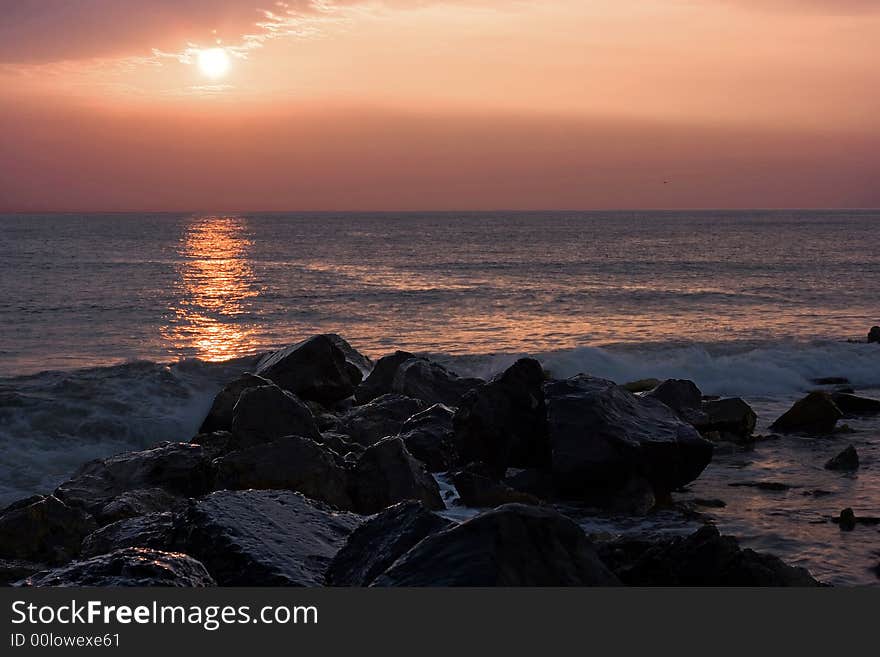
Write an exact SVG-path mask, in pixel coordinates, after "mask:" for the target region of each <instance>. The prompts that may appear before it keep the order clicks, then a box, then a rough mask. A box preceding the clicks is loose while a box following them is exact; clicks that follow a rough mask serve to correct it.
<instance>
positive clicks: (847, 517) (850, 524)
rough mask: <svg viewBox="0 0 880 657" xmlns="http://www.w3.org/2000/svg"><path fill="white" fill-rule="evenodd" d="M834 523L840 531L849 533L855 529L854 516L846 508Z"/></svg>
mask: <svg viewBox="0 0 880 657" xmlns="http://www.w3.org/2000/svg"><path fill="white" fill-rule="evenodd" d="M836 522H837V524H838V525H840V529H841V530H843V531H845V532H851V531H852V530H853V529H855V528H856V514H855V512H854V511H853V510H852V509H851V508H849V507H847V508H845V509H844V510H843V511H841V512H840V516H839V517H838V518H837V520H836Z"/></svg>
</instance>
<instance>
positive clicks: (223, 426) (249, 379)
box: [199, 372, 272, 433]
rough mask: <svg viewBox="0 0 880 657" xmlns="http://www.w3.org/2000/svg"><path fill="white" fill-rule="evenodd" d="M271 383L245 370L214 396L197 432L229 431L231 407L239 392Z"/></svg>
mask: <svg viewBox="0 0 880 657" xmlns="http://www.w3.org/2000/svg"><path fill="white" fill-rule="evenodd" d="M268 385H272V382H271V381H269V380H268V379H264V378H263V377H261V376H257V375H256V374H251V373H249V372H245V373H244V374H242V375H241V376H240V377H238V378H237V379H235V380H234V381H231V382H229V383H227V384H226V385H225V386H224V387H223V389H222V390H221V391H220V392H218V393H217V396H216V397H214V403H213V404H211V410H209V411H208V415H207V416H206V417H205V420H204V421H203V422H202V426H201V428H199V433H214V432H215V431H229V430H230V429H231V428H232V416H233V410H232V409H233V408H234V407H235V403H236V402H237V401H238V398H239V397H240V396H241V393H242V392H244V391H245V390H247V389H248V388H259V387H260V386H268Z"/></svg>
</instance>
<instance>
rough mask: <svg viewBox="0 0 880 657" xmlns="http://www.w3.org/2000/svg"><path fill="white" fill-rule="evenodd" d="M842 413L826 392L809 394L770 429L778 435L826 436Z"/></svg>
mask: <svg viewBox="0 0 880 657" xmlns="http://www.w3.org/2000/svg"><path fill="white" fill-rule="evenodd" d="M842 417H843V413H842V412H841V410H840V408H838V406H837V404H835V403H834V400H833V399H832V398H831V395H829V394H828V393H827V392H811V393H810V394H808V395H807V396H806V397H804V398H803V399H801V400H799V401H797V402H795V404H794V406H792V407H791V408H790V409H789V410H787V411H786V412H785V413H784V414H783V415H782V416H781V417H780V418H779V419H778V420H776V422H774V423H773V424H772V425H770V429H771V430H773V431H778V432H780V433H800V434H807V435H828V434H831V433H834V427H835V425H836V424H837V421H838V420H839V419H840V418H842Z"/></svg>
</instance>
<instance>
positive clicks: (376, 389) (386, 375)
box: [354, 351, 416, 404]
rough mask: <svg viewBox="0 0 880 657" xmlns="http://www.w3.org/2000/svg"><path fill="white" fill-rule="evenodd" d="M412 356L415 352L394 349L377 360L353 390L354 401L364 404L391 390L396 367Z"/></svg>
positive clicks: (413, 356)
mask: <svg viewBox="0 0 880 657" xmlns="http://www.w3.org/2000/svg"><path fill="white" fill-rule="evenodd" d="M413 358H416V356H415V354H411V353H409V352H408V351H395V352H394V353H393V354H390V355H388V356H383V357H382V358H380V359H379V360H377V361H376V364H375V365H374V366H373V369H372V371H371V372H370V374H369V376H367V378H366V379H364V380H363V382H362V383H361V384H360V385H359V386H358V387H357V390H355V393H354V399H355V401H356V402H357V403H358V404H366V403H368V402H371V401H373V400H374V399H375V398H376V397H381V396H382V395H386V394H388V393H389V392H391V384H392V383H393V382H394V376H395V375H396V374H397V368H398V367H400V366H401V365H403V363H405V362H406V361H408V360H411V359H413Z"/></svg>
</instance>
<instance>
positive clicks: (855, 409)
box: [831, 392, 880, 416]
mask: <svg viewBox="0 0 880 657" xmlns="http://www.w3.org/2000/svg"><path fill="white" fill-rule="evenodd" d="M831 399H832V400H833V401H834V403H835V404H837V408H839V409H840V410H841V412H842V413H843V414H844V415H846V416H853V415H856V416H858V415H877V414H878V413H880V400H878V399H869V398H868V397H857V396H856V395H853V394H849V393H842V392H835V393H832V395H831Z"/></svg>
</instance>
